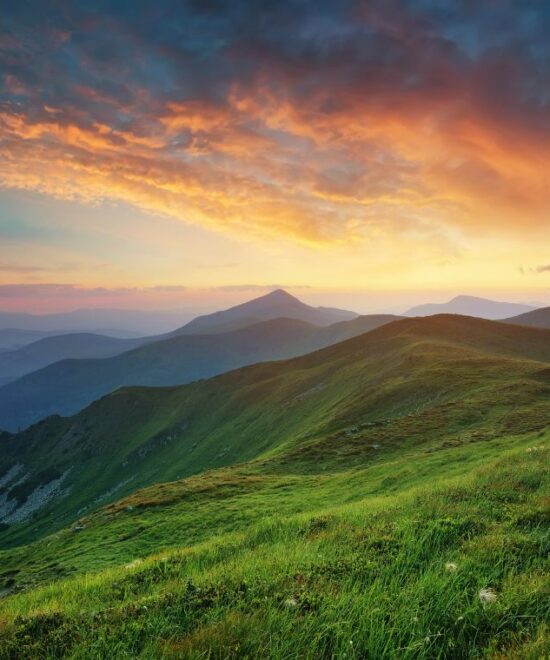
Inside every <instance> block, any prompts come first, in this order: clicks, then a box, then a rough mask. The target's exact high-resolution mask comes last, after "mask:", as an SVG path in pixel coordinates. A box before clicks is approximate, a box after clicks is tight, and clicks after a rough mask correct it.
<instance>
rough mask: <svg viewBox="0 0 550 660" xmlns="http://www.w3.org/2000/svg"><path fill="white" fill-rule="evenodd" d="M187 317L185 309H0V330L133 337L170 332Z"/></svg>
mask: <svg viewBox="0 0 550 660" xmlns="http://www.w3.org/2000/svg"><path fill="white" fill-rule="evenodd" d="M188 319H189V314H186V313H184V312H159V311H151V312H150V311H140V310H128V309H77V310H74V311H72V312H66V313H60V314H19V313H12V312H0V330H1V329H6V328H20V329H21V330H38V331H40V332H54V333H55V334H60V333H63V332H93V333H96V334H102V335H110V336H113V337H124V338H128V337H136V336H144V335H153V334H160V333H164V332H169V331H171V330H173V328H176V327H178V326H179V325H181V324H182V323H183V322H185V321H187V320H188Z"/></svg>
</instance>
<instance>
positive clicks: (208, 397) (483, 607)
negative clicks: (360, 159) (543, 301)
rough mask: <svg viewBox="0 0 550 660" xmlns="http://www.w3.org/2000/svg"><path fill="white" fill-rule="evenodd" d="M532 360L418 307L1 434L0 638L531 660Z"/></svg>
mask: <svg viewBox="0 0 550 660" xmlns="http://www.w3.org/2000/svg"><path fill="white" fill-rule="evenodd" d="M549 375H550V330H544V329H536V328H529V327H524V326H517V325H513V324H504V323H496V322H491V321H484V320H481V319H475V318H465V317H457V316H435V317H430V318H426V319H424V318H414V319H405V320H399V321H396V322H394V323H390V324H387V325H385V326H383V327H380V328H378V329H375V330H373V331H371V332H369V333H367V334H363V335H361V336H359V337H355V338H352V339H350V340H347V341H345V342H343V343H340V344H337V345H333V346H331V347H329V348H325V349H323V350H321V351H318V352H315V353H312V354H309V355H306V356H303V357H299V358H295V359H292V360H288V361H283V362H272V363H268V364H258V365H253V366H249V367H246V368H243V369H239V370H237V371H233V372H230V373H226V374H222V375H220V376H217V377H216V378H213V379H210V380H204V381H200V382H196V383H192V384H189V385H186V386H180V387H173V388H162V389H151V388H141V387H140V388H126V389H123V390H119V391H117V392H116V393H114V394H112V395H109V396H107V397H104V398H103V399H101V400H100V401H97V402H96V403H94V404H93V405H92V406H90V407H89V408H87V409H86V410H84V411H82V412H81V413H79V414H78V415H76V416H75V417H72V418H69V419H62V418H59V417H56V418H50V419H48V420H45V421H43V422H41V423H40V424H38V425H36V426H35V427H33V428H31V429H28V430H27V431H25V432H24V433H22V434H19V435H10V434H3V435H0V443H1V444H2V449H3V451H2V453H1V454H0V488H1V490H0V509H1V511H2V516H3V518H4V521H5V522H4V525H3V526H2V527H1V528H0V539H2V541H1V542H2V543H3V547H4V550H0V566H1V567H2V568H1V570H0V589H1V590H2V598H0V620H1V621H2V627H1V628H0V656H1V657H6V658H19V657H29V658H31V657H90V656H93V657H98V658H99V657H121V656H124V657H126V656H128V657H234V658H237V657H245V656H246V657H264V656H265V649H266V648H269V649H270V650H271V651H275V653H276V655H277V657H289V658H297V657H319V658H322V657H373V658H384V657H392V658H393V657H396V658H397V657H403V656H404V650H405V649H410V654H409V653H405V655H406V656H407V657H408V656H409V655H410V656H411V657H423V658H424V657H426V658H428V657H438V658H450V657H453V658H454V657H464V658H466V657H479V658H490V657H496V656H495V653H496V654H497V655H498V657H503V658H504V657H510V658H511V657H514V658H516V657H517V658H534V657H544V656H545V654H546V650H547V648H548V641H549V639H548V634H547V630H546V628H545V622H546V620H547V614H548V612H547V601H548V599H547V589H548V584H547V580H545V578H544V576H545V574H546V573H545V571H546V565H547V557H548V551H547V546H548V539H547V519H548V518H547V511H546V510H545V497H546V499H547V492H548V488H549V487H550V483H549V475H548V470H547V465H548V459H549V450H548V446H549V441H550V426H549V419H550V379H549ZM170 480H172V481H170ZM174 480H175V481H174ZM52 532H53V533H52ZM32 538H35V539H36V540H35V541H34V542H32V543H28V544H27V545H21V543H26V542H27V541H29V540H30V539H32ZM15 544H18V545H17V546H16V547H15ZM366 612H367V615H366V614H365V613H366ZM336 622H337V626H336V625H333V624H335V623H336ZM434 631H435V632H434Z"/></svg>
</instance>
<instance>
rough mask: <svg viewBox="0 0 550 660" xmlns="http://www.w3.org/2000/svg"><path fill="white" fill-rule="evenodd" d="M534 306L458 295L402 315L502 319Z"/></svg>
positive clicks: (529, 309)
mask: <svg viewBox="0 0 550 660" xmlns="http://www.w3.org/2000/svg"><path fill="white" fill-rule="evenodd" d="M534 309H535V308H534V307H532V306H531V305H524V304H523V303H509V302H499V301H496V300H490V299H489V298H479V297H477V296H469V295H458V296H455V297H454V298H452V299H451V300H449V301H447V302H444V303H425V304H422V305H416V306H414V307H411V308H410V309H409V310H407V311H406V312H405V313H404V314H403V315H404V316H432V315H435V314H462V315H465V316H475V317H478V318H486V319H489V320H494V321H496V320H502V319H504V318H506V317H509V316H516V315H518V314H522V313H525V312H530V311H533V310H534Z"/></svg>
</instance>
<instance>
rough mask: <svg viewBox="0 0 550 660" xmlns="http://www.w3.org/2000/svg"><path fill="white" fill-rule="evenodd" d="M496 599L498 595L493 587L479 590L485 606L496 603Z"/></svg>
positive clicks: (480, 598)
mask: <svg viewBox="0 0 550 660" xmlns="http://www.w3.org/2000/svg"><path fill="white" fill-rule="evenodd" d="M496 599H497V595H496V593H495V592H494V590H493V589H491V587H487V589H480V590H479V600H480V602H481V604H482V605H483V606H485V605H488V604H489V603H494V602H495V601H496Z"/></svg>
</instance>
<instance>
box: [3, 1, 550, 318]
mask: <svg viewBox="0 0 550 660" xmlns="http://www.w3.org/2000/svg"><path fill="white" fill-rule="evenodd" d="M2 4H3V6H2V20H1V21H0V310H4V311H5V310H13V311H31V312H39V313H42V312H48V311H64V310H68V309H73V308H77V307H110V308H112V307H130V308H143V309H175V308H182V307H183V308H193V309H197V310H199V309H200V310H205V309H211V308H212V309H213V308H216V307H217V306H220V305H223V304H233V303H236V302H241V301H242V300H246V299H248V298H251V297H254V295H259V294H261V293H263V292H265V291H267V290H269V289H271V288H274V287H284V288H287V289H288V290H289V291H291V292H292V293H294V294H295V295H298V296H299V297H300V298H302V299H304V300H306V301H307V302H311V303H315V304H331V305H339V306H343V307H348V308H349V307H351V308H354V309H356V310H358V311H361V312H367V311H399V310H400V308H404V307H408V306H410V305H412V304H415V303H419V302H425V301H435V302H439V301H443V300H446V299H448V298H449V297H451V296H454V295H456V294H460V293H469V294H473V295H484V296H488V297H493V298H497V299H501V300H513V301H524V302H535V303H537V304H550V175H549V172H550V40H549V39H548V34H550V4H549V3H548V2H546V1H545V0H521V1H519V0H487V1H486V2H478V1H475V0H454V1H448V0H399V1H398V0H375V1H369V0H363V1H359V0H342V1H340V2H333V1H332V0H330V1H329V0H316V1H315V2H313V1H305V0H279V1H278V2H272V1H271V0H254V1H252V0H249V1H247V2H244V1H242V0H228V1H225V0H189V1H187V2H185V1H182V0H178V1H171V0H156V1H155V2H143V3H135V2H133V1H130V0H118V1H107V0H97V1H90V0H70V1H69V0H57V1H53V0H27V1H25V0H19V1H18V2H6V3H2Z"/></svg>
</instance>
